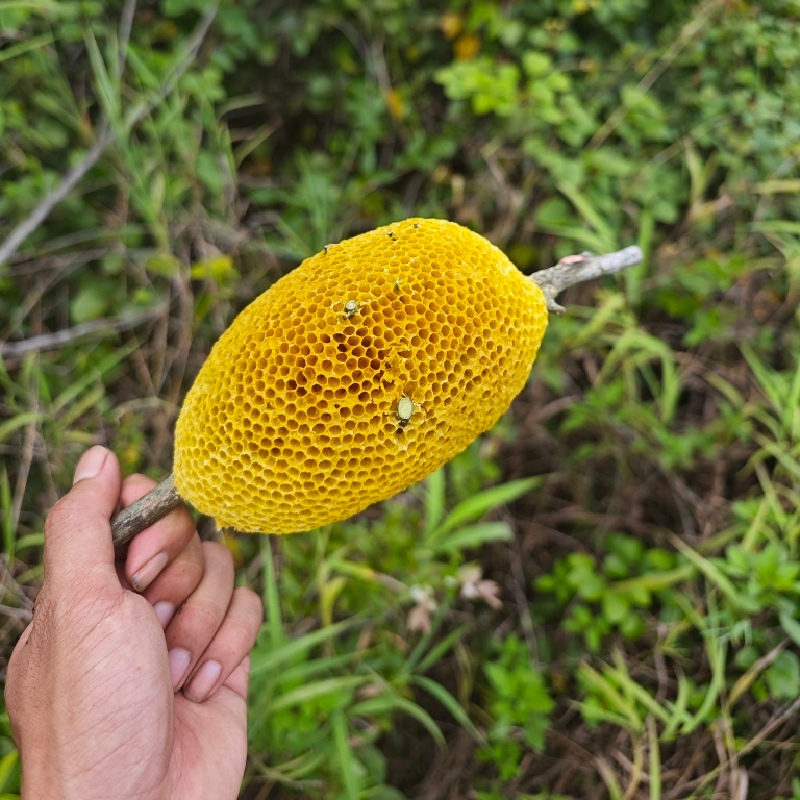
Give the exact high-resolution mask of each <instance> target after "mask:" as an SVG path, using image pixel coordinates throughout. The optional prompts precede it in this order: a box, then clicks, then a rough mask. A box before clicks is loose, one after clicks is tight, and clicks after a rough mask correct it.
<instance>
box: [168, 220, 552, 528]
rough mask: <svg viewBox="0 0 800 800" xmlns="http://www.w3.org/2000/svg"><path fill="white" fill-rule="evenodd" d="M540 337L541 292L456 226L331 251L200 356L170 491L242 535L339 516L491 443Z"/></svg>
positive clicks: (366, 237) (430, 223)
mask: <svg viewBox="0 0 800 800" xmlns="http://www.w3.org/2000/svg"><path fill="white" fill-rule="evenodd" d="M350 301H355V303H356V304H357V308H356V310H355V311H353V313H350V312H351V310H352V306H348V307H347V309H345V306H346V304H347V303H348V302H350ZM546 326H547V309H546V303H545V299H544V296H543V294H542V292H541V290H540V289H539V287H538V286H537V285H536V284H535V283H533V282H532V281H531V280H530V279H528V278H526V277H524V276H523V275H522V274H521V273H520V272H519V271H518V270H517V269H516V267H514V265H513V264H512V263H511V262H510V261H509V260H508V259H507V258H506V257H505V256H504V255H503V253H502V252H501V251H500V250H498V249H497V248H496V247H494V245H492V244H490V243H489V242H488V241H486V239H484V238H483V237H481V236H479V235H477V234H475V233H473V232H472V231H469V230H467V229H466V228H463V227H461V226H459V225H456V224H454V223H451V222H446V221H444V220H426V219H410V220H406V221H404V222H399V223H396V224H394V225H391V226H386V227H383V228H378V229H376V230H374V231H371V232H370V233H365V234H362V235H360V236H356V237H354V238H352V239H349V240H347V241H344V242H342V243H340V244H337V245H329V246H328V247H326V248H325V250H324V251H323V252H321V253H318V254H317V255H315V256H312V257H311V258H308V259H306V260H305V261H304V262H303V263H302V264H301V265H300V266H299V267H298V268H297V269H296V270H294V272H292V273H290V274H289V275H287V276H285V277H284V278H282V279H281V280H279V281H277V282H276V283H275V284H274V286H272V287H271V288H270V289H269V291H267V292H266V293H264V294H263V295H261V297H259V298H257V299H256V300H255V301H254V302H253V303H251V304H250V305H249V306H248V307H247V308H246V309H245V310H244V311H243V312H242V313H241V314H240V315H239V317H237V319H236V320H235V321H234V322H233V324H232V325H231V326H230V328H228V330H227V331H226V332H225V333H224V334H223V335H222V337H221V338H220V340H219V341H218V342H217V344H216V345H215V346H214V348H213V349H212V351H211V353H210V354H209V357H208V359H207V360H206V363H205V364H204V365H203V368H202V369H201V371H200V374H199V375H198V377H197V380H196V381H195V383H194V386H193V387H192V389H191V390H190V392H189V393H188V395H187V396H186V399H185V402H184V405H183V408H182V410H181V414H180V417H179V419H178V424H177V428H176V440H175V469H174V475H175V483H176V486H177V489H178V491H179V493H180V494H181V496H182V497H183V498H184V499H186V500H187V501H189V502H190V503H192V504H193V505H194V506H195V507H196V508H198V509H199V510H200V511H202V512H203V513H205V514H209V515H211V516H213V517H215V518H216V519H217V521H218V523H219V524H220V525H222V526H230V527H234V528H237V529H239V530H241V531H247V532H264V533H291V532H295V531H303V530H309V529H312V528H316V527H319V526H320V525H324V524H327V523H330V522H333V521H336V520H339V519H344V518H346V517H349V516H351V515H353V514H355V513H357V512H358V511H361V510H362V509H364V508H366V507H367V506H368V505H371V504H372V503H374V502H377V501H379V500H383V499H385V498H387V497H391V496H392V495H394V494H396V493H397V492H399V491H402V490H403V489H405V488H406V487H407V486H409V485H410V484H412V483H415V482H416V481H418V480H421V479H422V478H423V477H425V476H426V475H427V474H429V473H430V472H432V471H434V470H436V469H438V468H439V467H440V466H442V465H443V464H444V463H446V462H447V461H449V460H450V459H451V458H452V457H453V456H454V455H455V454H456V453H458V452H460V451H461V450H463V449H464V448H465V447H466V446H467V445H468V444H469V443H470V442H471V441H472V440H473V439H474V438H475V437H476V436H478V435H479V434H480V433H482V432H483V431H485V430H487V429H489V428H490V427H491V426H492V425H493V424H494V423H495V422H496V421H497V420H498V419H499V418H500V416H501V415H502V414H503V413H504V411H505V410H506V409H507V408H508V406H509V404H510V403H511V401H512V399H513V398H514V397H515V396H516V395H517V394H518V393H519V391H520V390H521V389H522V387H523V386H524V384H525V381H526V380H527V377H528V373H529V371H530V367H531V364H532V363H533V360H534V358H535V357H536V353H537V351H538V349H539V345H540V343H541V340H542V337H543V336H544V332H545V328H546ZM401 398H408V399H409V400H410V401H411V402H412V403H413V412H412V414H411V417H410V418H409V419H403V420H401V419H400V418H399V417H398V414H397V406H398V403H399V402H400V400H401Z"/></svg>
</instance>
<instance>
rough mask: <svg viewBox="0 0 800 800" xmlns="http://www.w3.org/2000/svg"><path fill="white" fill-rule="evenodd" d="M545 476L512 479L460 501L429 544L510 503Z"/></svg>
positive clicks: (431, 535)
mask: <svg viewBox="0 0 800 800" xmlns="http://www.w3.org/2000/svg"><path fill="white" fill-rule="evenodd" d="M542 480H543V478H541V477H533V478H522V479H521V480H516V481H510V482H509V483H504V484H501V485H500V486H495V487H493V488H492V489H487V490H486V491H483V492H479V493H478V494H476V495H474V496H473V497H470V498H469V499H467V500H464V501H463V502H461V503H459V504H458V505H457V506H456V507H455V508H454V509H453V510H452V511H451V512H450V514H449V515H448V517H447V519H446V520H445V521H444V522H443V523H442V525H440V526H439V527H438V528H437V529H436V530H435V531H434V532H433V533H432V534H430V536H429V537H428V541H427V544H428V545H429V546H431V545H433V544H434V542H436V540H437V539H440V538H441V537H442V536H443V535H444V534H445V533H448V532H450V531H452V530H453V529H454V528H457V527H458V526H459V525H463V524H464V523H466V522H471V521H472V520H474V519H477V518H478V517H481V516H482V515H483V514H485V513H486V512H487V511H489V510H491V509H493V508H497V507H498V506H501V505H503V504H505V503H510V502H511V501H512V500H516V499H517V498H518V497H522V496H523V495H524V494H527V493H528V492H529V491H531V489H533V488H534V487H535V486H538V485H540V484H541V483H542Z"/></svg>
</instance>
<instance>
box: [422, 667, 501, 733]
mask: <svg viewBox="0 0 800 800" xmlns="http://www.w3.org/2000/svg"><path fill="white" fill-rule="evenodd" d="M411 683H415V684H417V685H418V686H420V687H422V688H423V689H424V690H425V691H426V692H427V693H428V694H429V695H431V696H432V697H435V698H436V699H437V700H438V701H439V702H440V703H441V704H442V705H443V706H444V707H445V708H446V709H447V710H448V711H449V712H450V713H451V714H452V715H453V719H455V720H456V722H458V724H459V725H461V727H462V728H464V729H465V730H466V731H468V732H469V734H470V735H471V736H472V738H473V739H475V741H476V742H478V743H479V744H486V739H484V737H483V735H482V734H481V732H480V731H479V730H478V729H477V728H476V727H475V725H474V723H473V722H472V720H471V719H470V718H469V715H468V714H467V712H466V711H465V710H464V708H463V707H462V706H461V704H460V703H459V702H458V701H457V700H456V699H455V697H453V695H452V694H450V692H448V691H447V689H445V688H444V686H442V685H441V684H440V683H437V682H436V681H434V680H431V679H430V678H427V677H425V676H424V675H415V676H413V677H412V678H411Z"/></svg>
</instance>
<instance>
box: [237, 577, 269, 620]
mask: <svg viewBox="0 0 800 800" xmlns="http://www.w3.org/2000/svg"><path fill="white" fill-rule="evenodd" d="M231 606H232V609H235V608H240V609H241V611H240V612H239V613H240V614H241V615H242V616H243V617H244V618H245V619H247V620H249V621H255V622H257V624H259V625H260V624H261V621H262V620H263V619H264V604H263V603H262V602H261V598H260V597H259V596H258V595H257V594H256V593H255V592H254V591H253V590H252V589H249V588H248V587H247V586H237V587H236V589H234V591H233V601H232V603H231Z"/></svg>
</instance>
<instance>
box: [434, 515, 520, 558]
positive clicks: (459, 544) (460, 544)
mask: <svg viewBox="0 0 800 800" xmlns="http://www.w3.org/2000/svg"><path fill="white" fill-rule="evenodd" d="M512 536H513V534H512V531H511V527H510V526H509V524H508V523H507V522H478V523H476V524H474V525H468V526H467V527H465V528H460V529H459V530H457V531H455V532H453V533H451V534H450V535H449V536H447V537H445V538H444V539H443V540H442V541H440V542H438V543H437V544H436V546H435V547H434V551H435V552H437V553H447V552H454V551H457V550H465V549H467V548H469V547H480V545H482V544H486V543H487V542H508V541H510V540H511V538H512Z"/></svg>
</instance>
